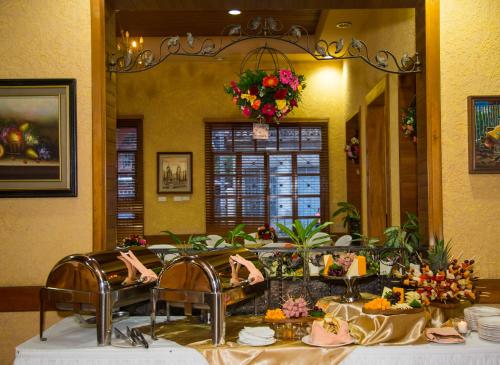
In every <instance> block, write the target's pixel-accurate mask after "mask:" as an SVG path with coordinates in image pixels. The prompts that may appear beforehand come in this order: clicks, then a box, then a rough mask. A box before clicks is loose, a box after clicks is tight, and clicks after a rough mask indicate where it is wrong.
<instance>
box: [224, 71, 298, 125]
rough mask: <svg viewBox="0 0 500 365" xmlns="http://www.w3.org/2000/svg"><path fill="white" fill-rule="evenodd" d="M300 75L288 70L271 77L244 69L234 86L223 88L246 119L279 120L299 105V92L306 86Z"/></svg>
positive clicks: (261, 72) (264, 73)
mask: <svg viewBox="0 0 500 365" xmlns="http://www.w3.org/2000/svg"><path fill="white" fill-rule="evenodd" d="M304 81H305V78H304V76H303V75H295V73H293V72H292V71H291V70H285V69H283V70H279V71H275V72H274V73H272V74H267V73H266V72H264V71H261V70H256V71H251V70H246V71H245V72H244V73H243V74H242V75H241V78H240V80H239V82H238V83H236V81H234V80H233V81H231V83H230V86H229V87H226V88H225V91H226V93H228V94H230V95H231V96H232V97H233V103H234V104H236V105H237V106H238V107H239V108H240V110H241V113H242V114H243V115H244V116H245V117H246V118H255V119H257V120H258V121H259V122H267V123H270V122H272V121H277V122H278V121H280V120H281V119H283V118H284V117H285V116H286V115H287V114H288V113H290V112H291V111H292V110H293V108H296V107H297V106H298V105H299V101H300V97H301V93H302V90H303V89H304V88H305V87H306V84H305V82H304Z"/></svg>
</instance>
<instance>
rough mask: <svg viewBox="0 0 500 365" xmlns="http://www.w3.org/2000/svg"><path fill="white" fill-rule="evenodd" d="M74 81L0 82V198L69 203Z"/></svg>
mask: <svg viewBox="0 0 500 365" xmlns="http://www.w3.org/2000/svg"><path fill="white" fill-rule="evenodd" d="M76 185H77V184H76V80H75V79H23V80H0V197H59V196H61V197H71V196H76V195H77V186H76Z"/></svg>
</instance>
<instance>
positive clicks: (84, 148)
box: [0, 0, 92, 364]
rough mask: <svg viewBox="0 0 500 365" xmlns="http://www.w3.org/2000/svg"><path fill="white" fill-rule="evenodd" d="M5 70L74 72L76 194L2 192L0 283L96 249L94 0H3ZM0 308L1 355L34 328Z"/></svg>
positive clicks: (33, 280) (52, 74)
mask: <svg viewBox="0 0 500 365" xmlns="http://www.w3.org/2000/svg"><path fill="white" fill-rule="evenodd" d="M0 38H1V39H2V41H1V42H0V64H1V65H2V66H1V67H0V78H5V79H8V78H76V79H77V98H78V101H77V110H78V123H77V129H78V197H77V198H41V199H0V247H1V252H2V254H1V255H0V286H11V285H41V284H43V283H44V281H45V279H46V277H47V275H48V272H49V270H50V269H51V267H52V266H53V265H54V264H55V263H56V262H57V260H59V259H60V258H61V257H62V256H64V255H67V254H71V253H75V252H86V251H90V250H91V249H92V191H91V186H92V184H91V176H92V175H91V164H92V157H91V70H90V68H91V66H90V65H91V63H90V2H89V1H88V0H78V1H69V0H65V1H58V0H47V1H28V0H2V1H0ZM36 318H37V315H36V314H34V313H19V314H12V313H0V363H2V364H3V363H5V364H7V363H11V361H12V358H13V355H14V348H13V345H14V344H18V343H20V342H22V341H24V340H26V339H27V338H29V337H31V336H33V335H35V334H36V332H37V320H36Z"/></svg>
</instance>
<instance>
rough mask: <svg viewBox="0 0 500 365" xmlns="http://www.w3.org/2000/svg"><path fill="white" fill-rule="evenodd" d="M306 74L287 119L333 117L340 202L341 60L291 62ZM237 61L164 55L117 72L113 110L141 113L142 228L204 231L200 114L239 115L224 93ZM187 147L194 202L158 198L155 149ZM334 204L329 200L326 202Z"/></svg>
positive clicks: (333, 171) (334, 177) (335, 187)
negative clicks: (152, 64)
mask: <svg viewBox="0 0 500 365" xmlns="http://www.w3.org/2000/svg"><path fill="white" fill-rule="evenodd" d="M294 67H295V70H296V72H298V73H301V74H304V75H305V76H306V79H307V80H306V81H307V88H306V89H305V90H304V95H303V98H302V104H301V105H300V108H298V109H297V110H296V111H295V112H294V113H292V114H290V117H291V118H300V117H303V118H324V119H329V120H330V125H329V138H330V140H329V143H330V166H331V167H330V192H331V196H330V197H331V201H332V202H336V201H339V200H344V199H345V155H344V152H343V146H344V142H343V141H344V138H345V137H344V134H345V130H344V127H343V92H342V87H343V86H342V75H341V72H342V68H341V64H340V63H337V62H332V63H330V64H325V63H321V64H318V63H313V62H300V63H294ZM238 70H239V62H237V63H234V62H225V61H223V62H217V61H215V60H208V61H197V62H192V61H186V62H181V61H179V60H177V61H175V60H169V61H168V62H165V63H164V64H162V65H160V66H158V67H157V68H155V69H153V70H151V71H149V72H145V73H137V74H128V75H125V74H120V75H119V77H118V96H117V97H118V115H131V114H136V115H137V114H143V115H144V186H145V191H144V199H145V202H144V204H145V233H146V234H148V235H154V234H159V232H160V231H162V230H165V229H169V230H172V231H174V232H176V233H200V232H205V160H204V157H203V156H204V148H205V142H204V123H203V119H204V118H236V119H241V118H242V117H241V114H240V113H239V112H238V111H237V109H236V108H235V106H234V105H233V104H232V102H231V100H230V97H229V96H228V95H226V94H225V93H224V91H223V85H228V84H229V81H230V80H231V79H234V78H235V77H236V73H237V72H238ZM161 151H165V152H168V151H180V152H182V151H192V152H193V166H194V175H193V180H194V186H193V195H192V197H191V200H189V201H182V202H174V201H173V200H172V196H171V195H169V196H167V199H168V200H167V202H158V200H157V194H156V153H157V152H161ZM331 206H332V207H333V203H331Z"/></svg>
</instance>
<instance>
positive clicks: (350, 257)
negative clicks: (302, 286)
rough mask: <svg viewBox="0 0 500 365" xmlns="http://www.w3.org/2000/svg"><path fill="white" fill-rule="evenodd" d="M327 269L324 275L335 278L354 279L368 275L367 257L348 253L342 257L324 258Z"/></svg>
mask: <svg viewBox="0 0 500 365" xmlns="http://www.w3.org/2000/svg"><path fill="white" fill-rule="evenodd" d="M323 260H324V263H325V269H324V271H323V275H325V276H335V277H343V276H348V277H354V276H363V275H366V257H365V256H361V255H360V256H357V255H356V254H355V253H352V252H348V253H342V254H340V255H325V256H323Z"/></svg>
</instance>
